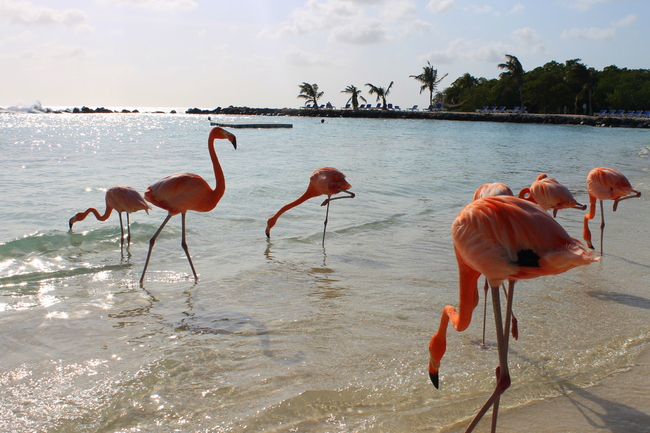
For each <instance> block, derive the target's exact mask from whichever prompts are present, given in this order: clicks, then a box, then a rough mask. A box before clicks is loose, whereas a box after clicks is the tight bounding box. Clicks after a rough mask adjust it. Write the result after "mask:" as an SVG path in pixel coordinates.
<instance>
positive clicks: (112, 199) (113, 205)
mask: <svg viewBox="0 0 650 433" xmlns="http://www.w3.org/2000/svg"><path fill="white" fill-rule="evenodd" d="M113 209H115V210H116V211H117V214H118V215H119V217H120V232H121V233H122V236H121V237H120V244H121V245H124V225H123V224H122V212H125V213H126V232H127V234H126V241H127V245H130V244H131V221H130V220H129V214H130V213H132V212H137V211H139V210H143V211H145V212H146V213H147V214H148V213H149V209H151V206H149V203H147V202H146V201H145V200H144V198H143V197H142V195H141V194H140V193H139V192H138V191H136V190H135V189H133V188H131V187H130V186H123V185H118V186H114V187H111V188H109V189H108V191H106V210H105V211H104V214H103V215H100V213H99V212H98V211H97V209H95V208H93V207H91V208H88V209H86V210H85V211H84V212H79V213H77V214H75V216H73V217H72V218H70V220H69V221H68V224H69V225H70V229H71V230H72V226H73V224H74V223H76V222H78V221H83V220H84V219H86V217H87V216H88V214H90V213H92V214H93V215H95V218H97V219H98V220H99V221H106V220H107V219H108V217H110V216H111V213H112V212H113Z"/></svg>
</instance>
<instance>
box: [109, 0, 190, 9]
mask: <svg viewBox="0 0 650 433" xmlns="http://www.w3.org/2000/svg"><path fill="white" fill-rule="evenodd" d="M111 1H112V2H113V3H118V4H124V5H133V6H140V7H144V8H149V9H156V10H172V9H194V8H195V7H197V6H198V4H197V3H196V2H195V1H194V0H111Z"/></svg>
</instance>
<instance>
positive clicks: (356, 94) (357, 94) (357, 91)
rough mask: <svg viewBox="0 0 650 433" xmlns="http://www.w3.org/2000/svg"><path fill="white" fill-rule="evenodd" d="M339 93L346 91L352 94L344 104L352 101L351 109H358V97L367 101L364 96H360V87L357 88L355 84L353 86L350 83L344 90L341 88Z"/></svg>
mask: <svg viewBox="0 0 650 433" xmlns="http://www.w3.org/2000/svg"><path fill="white" fill-rule="evenodd" d="M341 93H348V94H350V95H352V96H350V99H348V101H347V102H346V104H350V103H352V109H353V110H358V109H359V99H361V100H362V101H363V102H368V101H366V98H364V97H363V96H361V89H358V88H357V86H354V85H352V84H351V85H349V86H348V87H346V88H345V90H341Z"/></svg>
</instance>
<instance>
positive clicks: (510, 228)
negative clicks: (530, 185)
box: [429, 196, 600, 432]
mask: <svg viewBox="0 0 650 433" xmlns="http://www.w3.org/2000/svg"><path fill="white" fill-rule="evenodd" d="M452 238H453V244H454V251H455V253H456V260H457V262H458V271H459V276H460V282H459V286H460V304H459V308H458V310H456V308H454V307H453V306H451V305H447V306H446V307H445V308H444V310H443V312H442V316H441V319H440V327H439V328H438V332H436V334H435V335H434V336H433V338H431V342H430V343H429V354H430V360H429V375H430V377H431V381H432V382H433V384H434V385H435V387H436V388H437V387H438V383H439V377H438V371H439V368H440V361H441V359H442V357H443V355H444V353H445V351H446V348H447V326H448V324H449V322H451V324H452V325H453V327H454V328H455V329H456V330H457V331H464V330H465V329H467V327H468V326H469V324H470V322H471V320H472V312H473V310H474V308H475V307H476V305H477V304H478V302H479V294H478V288H477V282H478V279H479V277H480V276H481V274H483V275H484V276H485V278H487V280H488V284H489V285H490V287H491V291H492V302H493V307H494V317H495V322H496V334H497V346H498V352H499V366H498V367H497V369H496V379H497V384H496V387H495V389H494V392H493V393H492V395H491V396H490V397H489V398H488V400H487V401H486V402H485V404H484V405H483V407H482V408H481V409H480V410H479V412H478V413H477V414H476V416H475V417H474V419H473V420H472V422H471V423H470V425H469V427H468V428H467V430H466V432H471V431H472V430H473V429H474V428H475V427H476V425H477V424H478V423H479V421H480V420H481V418H482V417H483V415H485V413H486V412H487V411H488V410H489V409H490V407H494V409H493V416H492V431H493V432H494V431H495V430H496V423H497V415H498V409H499V399H500V396H501V394H503V393H504V392H505V390H506V389H507V388H508V387H509V386H510V373H509V371H508V340H509V332H510V329H509V328H510V318H511V315H512V300H513V293H514V287H515V282H516V281H518V280H521V279H530V278H536V277H540V276H543V275H553V274H559V273H562V272H565V271H568V270H569V269H572V268H574V267H576V266H581V265H587V264H589V263H592V262H595V261H597V260H599V259H600V257H599V256H595V255H594V253H593V251H591V250H589V249H588V248H587V247H586V246H585V245H583V244H582V243H581V242H580V241H578V240H576V239H573V238H571V237H570V236H569V235H568V234H567V232H566V231H565V230H564V229H563V228H562V226H560V224H558V223H557V221H555V219H553V217H551V216H550V215H549V214H548V213H546V212H545V211H544V210H542V209H541V208H540V207H539V206H538V205H536V204H533V203H530V202H528V201H526V200H523V199H520V198H517V197H509V196H496V197H484V198H480V199H478V200H475V201H473V202H471V203H470V204H468V205H467V206H465V207H464V208H463V209H462V210H461V211H460V213H459V214H458V217H457V218H456V220H455V221H454V223H453V225H452ZM506 280H507V281H508V295H507V305H506V315H505V320H502V315H501V302H500V287H499V286H500V285H501V284H502V283H503V282H504V281H506Z"/></svg>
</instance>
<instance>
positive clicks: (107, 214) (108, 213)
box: [75, 206, 113, 221]
mask: <svg viewBox="0 0 650 433" xmlns="http://www.w3.org/2000/svg"><path fill="white" fill-rule="evenodd" d="M91 212H92V214H93V215H95V218H97V219H98V220H99V221H106V220H107V219H108V217H110V216H111V212H113V208H112V207H110V206H106V210H105V211H104V215H100V214H99V211H98V210H97V209H95V208H93V207H91V208H89V209H87V210H86V211H85V212H79V213H78V214H77V215H75V221H83V220H85V219H86V217H87V216H88V214H89V213H91Z"/></svg>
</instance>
